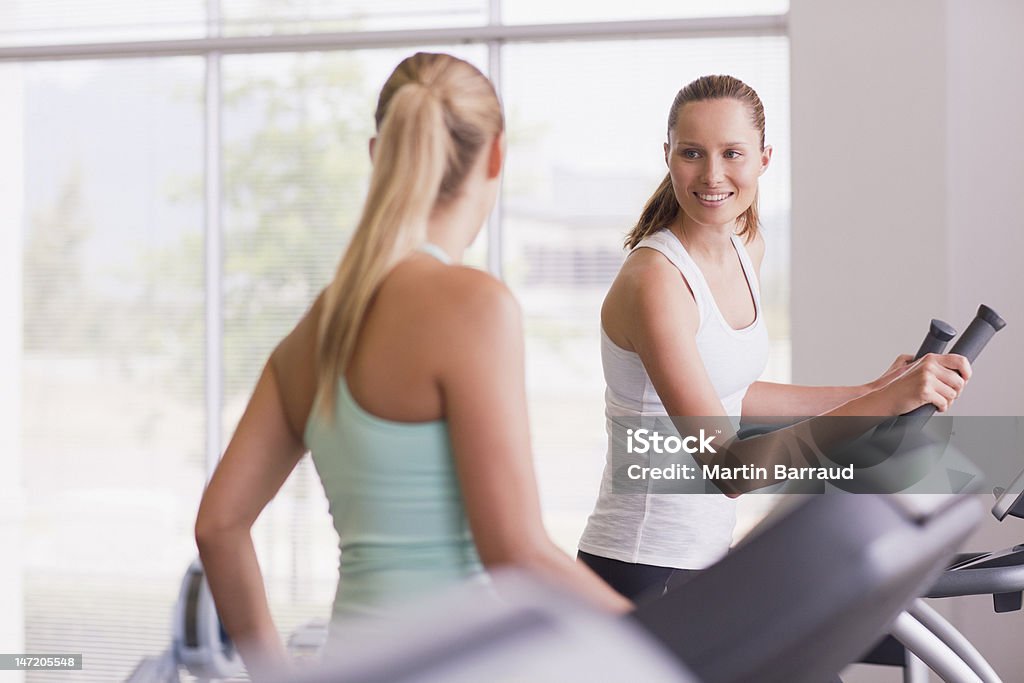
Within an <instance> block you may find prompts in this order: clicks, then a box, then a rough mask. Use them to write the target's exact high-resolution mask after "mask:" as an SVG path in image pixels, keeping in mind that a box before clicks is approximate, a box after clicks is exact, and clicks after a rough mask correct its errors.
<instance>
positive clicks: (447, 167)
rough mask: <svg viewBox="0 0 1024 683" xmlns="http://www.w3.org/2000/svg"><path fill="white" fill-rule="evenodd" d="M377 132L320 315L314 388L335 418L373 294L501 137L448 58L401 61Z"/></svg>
mask: <svg viewBox="0 0 1024 683" xmlns="http://www.w3.org/2000/svg"><path fill="white" fill-rule="evenodd" d="M467 70H468V71H467ZM467 78H468V79H469V80H470V82H471V83H475V84H476V88H475V89H474V88H468V90H469V92H468V94H467V93H461V94H462V95H463V99H468V100H469V102H468V103H463V105H464V106H463V107H462V109H464V110H466V111H454V112H453V111H452V110H453V109H457V108H458V104H459V102H458V95H459V94H460V93H458V92H456V93H452V92H451V90H453V89H457V88H458V86H459V85H460V79H462V80H465V79H467ZM479 81H482V84H483V85H481V84H480V83H479ZM462 85H463V87H464V86H465V84H464V83H462ZM481 91H482V92H483V94H484V98H483V99H484V100H485V102H484V103H483V104H484V105H490V106H479V104H478V106H475V107H474V106H472V105H473V104H474V102H473V100H474V99H476V98H478V97H479V96H480V94H481ZM487 93H489V94H490V100H491V101H490V102H486V100H487V97H486V94H487ZM491 110H492V111H491ZM480 111H483V112H485V113H486V112H488V111H491V115H490V116H484V117H482V118H483V121H484V123H485V124H486V123H487V122H488V120H489V121H490V123H491V124H492V125H485V126H484V129H483V130H480V128H481V125H480V123H481V122H480V121H479V120H478V119H481V117H480V116H479V115H478V114H479V113H480ZM460 114H461V116H460ZM495 114H496V116H495ZM495 121H496V122H497V126H496V127H495V126H494V125H493V123H494V122H495ZM377 125H378V133H377V142H376V145H375V147H374V163H373V171H372V173H371V175H370V187H369V190H368V192H367V197H366V205H365V206H364V207H363V213H362V216H361V217H360V219H359V223H358V225H357V227H356V230H355V233H354V234H353V236H352V241H351V242H350V243H349V246H348V249H347V250H346V251H345V254H344V256H343V257H342V259H341V262H340V263H339V264H338V269H337V272H336V273H335V276H334V279H333V280H332V281H331V283H330V285H328V287H327V290H326V294H325V297H324V308H323V312H322V313H321V317H320V326H319V335H318V343H317V384H318V391H319V392H320V394H321V396H320V399H321V407H322V408H323V410H324V412H325V413H327V414H332V413H333V411H334V403H335V397H336V393H337V392H336V388H337V383H338V380H339V378H340V377H341V376H342V375H343V374H344V372H345V370H346V368H347V367H348V364H349V362H350V361H351V360H352V355H353V352H354V350H355V344H356V340H357V338H358V336H359V330H360V328H361V326H362V322H363V318H364V316H365V315H366V311H367V308H368V307H369V304H370V301H371V299H372V298H373V296H374V294H375V293H376V291H377V288H378V287H379V286H380V284H381V282H383V280H384V278H385V277H386V276H387V274H388V273H389V272H390V271H391V269H392V268H393V267H394V266H395V265H396V264H397V263H398V262H399V261H401V260H402V259H403V258H405V257H406V256H407V255H409V253H411V252H412V251H413V250H415V249H416V248H417V247H418V246H419V245H421V244H422V243H423V242H425V241H426V234H427V221H428V219H429V217H430V213H431V211H432V210H433V208H434V206H435V205H436V204H438V203H439V202H442V201H447V200H448V199H450V198H451V197H452V196H453V195H454V193H455V191H456V190H457V189H458V186H459V185H461V183H462V181H463V180H464V179H465V175H466V173H467V172H468V170H469V167H470V165H471V164H472V161H473V159H475V158H476V155H477V154H478V153H479V152H480V149H481V148H482V146H483V143H484V142H485V141H486V140H487V138H488V137H489V136H491V135H494V134H495V133H497V132H499V131H500V130H501V127H502V125H503V121H502V117H501V113H500V108H499V106H498V102H497V96H496V95H495V93H494V89H493V87H492V86H491V85H490V82H489V81H487V79H486V78H484V76H483V75H482V74H480V72H479V71H477V70H476V69H475V68H474V67H472V66H470V65H469V64H467V63H466V62H463V61H461V60H458V59H456V58H454V57H451V56H449V55H429V54H425V53H418V54H416V55H414V56H413V57H410V58H408V59H406V60H404V61H403V62H402V64H400V65H399V66H398V68H396V69H395V72H394V73H393V74H392V76H391V78H389V79H388V82H387V83H386V84H385V87H384V89H383V90H382V92H381V98H380V102H379V103H378V110H377ZM467 138H471V139H469V140H468V142H467Z"/></svg>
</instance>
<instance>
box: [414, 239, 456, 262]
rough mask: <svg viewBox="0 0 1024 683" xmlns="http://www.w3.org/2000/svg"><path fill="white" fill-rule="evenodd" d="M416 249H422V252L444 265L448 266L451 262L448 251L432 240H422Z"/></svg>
mask: <svg viewBox="0 0 1024 683" xmlns="http://www.w3.org/2000/svg"><path fill="white" fill-rule="evenodd" d="M417 251H422V252H423V253H424V254H428V255H430V256H433V257H434V258H436V259H437V260H438V261H440V262H441V263H443V264H445V265H446V266H450V265H451V264H452V257H451V256H449V255H448V252H446V251H445V250H444V249H442V248H441V247H439V246H437V245H436V244H434V243H433V242H424V243H423V244H421V245H420V246H419V247H417Z"/></svg>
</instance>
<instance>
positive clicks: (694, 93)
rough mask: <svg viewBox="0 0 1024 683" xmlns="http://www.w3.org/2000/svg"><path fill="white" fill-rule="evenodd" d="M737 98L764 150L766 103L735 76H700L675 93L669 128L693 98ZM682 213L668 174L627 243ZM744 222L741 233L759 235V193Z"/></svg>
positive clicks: (630, 244)
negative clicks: (745, 107) (757, 133)
mask: <svg viewBox="0 0 1024 683" xmlns="http://www.w3.org/2000/svg"><path fill="white" fill-rule="evenodd" d="M720 99H734V100H737V101H739V102H741V103H742V104H745V105H747V109H748V110H749V112H750V120H751V123H753V124H754V127H755V128H756V129H757V130H758V131H759V132H760V133H761V149H762V150H764V105H762V104H761V98H760V97H758V96H757V93H756V92H754V89H753V88H751V87H750V86H749V85H747V84H746V83H744V82H743V81H741V80H739V79H738V78H733V77H732V76H701V77H700V78H698V79H697V80H695V81H693V82H692V83H690V84H689V85H687V86H686V87H685V88H683V89H682V90H680V91H679V92H678V93H676V97H675V99H674V100H672V106H671V107H670V108H669V110H668V132H669V133H671V131H672V129H673V128H674V127H675V125H676V122H677V121H678V120H679V110H680V109H682V108H683V105H685V104H689V103H690V102H703V101H705V100H720ZM678 216H679V200H678V199H676V195H675V192H674V191H673V190H672V177H671V175H669V174H667V173H666V174H665V179H664V180H662V181H661V184H660V185H658V189H657V190H655V191H654V194H652V195H651V197H650V199H648V200H647V203H646V204H645V205H644V210H643V211H642V212H641V213H640V220H638V221H637V223H636V225H635V226H633V229H632V230H630V231H629V234H628V235H627V236H626V241H625V246H626V248H627V249H632V248H633V247H635V246H636V245H637V244H639V242H640V240H642V239H643V238H645V237H647V236H648V235H650V234H651V233H653V232H656V231H658V230H660V229H661V228H664V227H665V226H667V225H669V224H670V223H672V221H674V220H675V219H676V218H677V217H678ZM740 219H741V220H742V223H743V226H742V228H741V229H740V231H739V233H738V234H739V235H740V236H741V237H744V238H745V241H747V242H749V241H750V240H752V239H754V237H755V236H756V235H757V230H758V227H759V226H760V218H759V217H758V213H757V195H756V194H755V195H754V201H753V203H752V204H751V205H750V206H749V207H748V208H747V210H746V211H745V212H743V215H742V216H740Z"/></svg>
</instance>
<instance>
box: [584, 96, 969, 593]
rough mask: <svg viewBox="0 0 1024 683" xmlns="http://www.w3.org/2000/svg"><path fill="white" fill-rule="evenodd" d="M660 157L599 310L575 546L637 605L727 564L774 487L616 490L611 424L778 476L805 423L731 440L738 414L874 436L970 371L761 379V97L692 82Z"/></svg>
mask: <svg viewBox="0 0 1024 683" xmlns="http://www.w3.org/2000/svg"><path fill="white" fill-rule="evenodd" d="M663 151H664V159H665V164H666V166H667V167H668V173H667V174H666V175H665V178H664V180H663V181H662V182H661V185H660V186H659V187H658V189H657V190H656V191H655V192H654V194H653V195H652V196H651V198H650V199H649V200H648V201H647V204H646V205H645V206H644V209H643V211H642V213H641V215H640V219H639V220H638V221H637V224H636V225H635V226H634V227H633V229H632V230H631V231H630V233H629V235H628V236H627V237H626V242H625V246H626V248H627V249H629V250H630V252H629V255H628V256H627V258H626V261H625V263H624V264H623V266H622V269H621V271H620V272H619V275H618V277H617V278H616V279H615V281H614V283H613V284H612V287H611V289H610V291H609V292H608V295H607V297H606V298H605V300H604V305H603V306H602V309H601V332H602V334H601V358H602V364H603V366H604V374H605V380H606V382H607V385H608V389H607V391H606V392H605V400H606V414H607V416H608V420H609V429H608V433H609V448H608V459H607V464H606V466H605V472H604V477H603V479H602V482H601V490H600V493H599V495H598V500H597V503H596V505H595V508H594V512H593V514H591V516H590V519H589V520H588V522H587V526H586V529H585V531H584V533H583V537H582V538H581V539H580V544H579V549H580V553H579V558H580V560H581V561H582V562H583V563H585V564H587V565H588V566H589V567H591V568H592V569H593V570H594V571H595V572H597V573H598V574H599V575H600V576H601V577H602V578H604V579H605V580H606V581H607V582H608V583H609V584H611V585H612V586H613V587H614V588H616V590H618V591H619V592H621V593H622V594H623V595H625V596H627V597H630V598H633V599H638V598H640V597H641V596H649V595H658V594H660V593H661V592H662V591H663V590H665V588H666V586H667V585H668V583H669V581H670V580H671V582H672V583H673V584H675V583H677V582H680V581H684V580H686V577H687V576H688V575H689V573H691V572H694V571H699V570H701V569H704V568H706V567H708V566H709V565H711V564H713V563H714V562H716V561H717V560H718V559H720V558H721V557H722V556H723V555H724V554H725V553H726V552H727V551H728V549H729V546H730V543H731V542H732V534H733V528H734V526H735V519H736V513H735V506H734V503H735V501H734V500H733V498H735V497H736V496H737V495H739V494H740V493H743V492H745V491H749V490H752V489H755V488H758V487H762V486H766V485H768V484H771V483H774V481H773V480H772V477H771V476H770V475H769V477H767V478H766V479H765V480H757V481H754V480H749V481H748V480H738V481H721V482H715V483H716V484H718V486H719V489H721V491H722V492H720V493H707V494H680V493H676V494H650V495H644V494H643V493H641V494H639V495H621V494H617V493H615V492H614V486H613V476H614V474H615V472H616V467H615V459H614V458H613V453H615V452H617V453H619V455H620V457H621V455H622V454H623V453H625V446H623V445H622V444H620V443H618V442H617V441H616V440H615V436H614V434H615V430H614V429H613V427H614V425H615V424H616V422H618V423H620V424H621V423H623V422H624V423H626V424H631V423H630V422H629V421H630V420H633V419H638V418H640V417H641V416H645V417H646V416H659V415H660V416H672V417H673V418H676V420H675V422H676V424H680V423H681V422H682V421H681V420H679V419H678V418H698V421H697V422H696V423H694V422H693V421H692V420H691V421H689V423H690V424H696V425H697V426H699V427H707V428H708V432H709V433H712V434H716V436H715V446H714V448H715V449H716V451H717V452H716V458H717V459H718V461H719V462H725V463H728V467H729V468H741V467H747V466H754V467H760V468H763V469H764V470H765V471H766V472H774V471H775V470H774V468H773V465H774V464H776V463H784V464H790V461H789V456H790V451H789V448H788V443H789V442H791V437H792V435H793V433H794V430H797V429H802V428H803V426H801V425H796V426H794V427H791V428H787V429H781V430H778V431H775V432H773V433H770V434H764V435H761V436H756V437H752V438H747V439H737V438H735V423H736V421H737V420H736V419H735V418H738V417H740V416H742V417H745V418H757V417H769V416H771V417H774V416H781V417H795V418H802V417H811V416H818V415H828V416H847V415H848V416H866V417H870V418H874V421H871V420H867V421H864V420H860V421H857V424H867V423H871V424H875V423H877V422H878V421H881V420H882V419H884V416H890V415H899V414H902V413H905V412H908V411H910V410H913V409H914V408H917V407H918V406H920V405H922V404H924V403H934V404H935V405H936V406H937V407H938V409H939V410H945V409H946V408H947V407H948V406H949V404H950V403H952V401H953V399H955V398H956V397H957V396H958V395H959V393H960V391H961V389H962V388H963V385H964V382H965V381H966V379H964V378H966V377H968V376H969V375H970V368H969V366H968V364H967V361H966V360H965V359H964V358H963V357H962V356H954V355H946V356H928V357H926V358H925V359H922V360H921V361H920V362H918V363H915V364H910V363H909V361H910V360H912V357H911V356H900V357H899V358H897V360H896V362H895V363H893V365H892V366H890V368H889V369H888V370H887V371H886V372H885V373H884V374H883V375H882V376H881V377H879V378H878V379H876V380H874V381H872V382H868V383H866V384H863V385H859V386H853V387H842V386H836V387H806V386H795V385H784V384H773V383H769V382H760V381H758V377H759V376H760V375H761V373H762V371H763V370H764V368H765V365H766V363H767V360H768V334H767V331H766V329H765V323H764V316H763V313H762V308H761V299H760V287H759V285H758V276H759V273H760V268H761V260H762V257H763V256H764V251H765V242H764V238H763V237H762V235H761V231H760V225H759V220H758V212H757V194H758V179H759V178H760V176H761V174H762V173H764V172H765V170H767V168H768V164H769V162H770V161H771V156H772V148H771V147H770V146H768V145H766V144H765V115H764V107H763V106H762V104H761V100H760V98H759V97H758V96H757V93H756V92H754V90H753V89H752V88H750V87H749V86H748V85H746V84H745V83H743V82H742V81H740V80H739V79H736V78H733V77H731V76H704V77H702V78H698V79H697V80H695V81H693V82H692V83H690V84H689V85H687V86H686V87H684V88H683V89H682V90H680V91H679V92H678V93H677V95H676V97H675V100H674V101H673V103H672V106H671V108H670V110H669V116H668V127H667V139H666V142H665V144H664V150H663ZM754 421H756V420H754ZM815 424H816V425H821V424H822V422H820V421H818V422H816V423H815ZM827 424H829V426H830V428H832V427H835V426H836V425H837V424H839V423H837V422H836V421H831V422H829V423H827ZM845 424H847V425H849V424H852V421H845ZM697 426H695V427H694V429H695V430H696V428H697ZM716 429H719V431H717V432H716ZM623 431H624V430H621V431H620V433H622V432H623ZM836 431H837V430H835V429H831V430H830V432H829V433H827V434H826V432H825V431H824V430H819V431H817V432H815V438H816V439H818V444H819V445H824V442H823V440H822V439H825V438H835V439H837V440H840V439H841V438H842V435H839V434H837V433H836ZM694 433H696V431H694ZM616 449H618V450H616ZM736 471H741V472H742V471H743V470H742V469H740V470H736ZM749 471H755V470H749ZM645 490H646V489H645Z"/></svg>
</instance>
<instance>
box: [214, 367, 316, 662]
mask: <svg viewBox="0 0 1024 683" xmlns="http://www.w3.org/2000/svg"><path fill="white" fill-rule="evenodd" d="M305 450H306V449H305V447H304V446H303V444H302V442H301V440H300V439H299V438H298V437H297V436H296V435H295V434H294V433H293V431H292V429H291V428H290V427H289V426H288V422H287V420H286V418H285V412H284V407H283V405H282V403H281V398H280V394H279V392H278V388H277V381H276V378H275V375H274V370H273V366H272V364H270V363H268V364H267V366H266V367H265V368H264V370H263V374H262V375H261V376H260V379H259V381H258V382H257V384H256V389H255V390H254V391H253V395H252V398H251V399H250V400H249V405H248V407H246V409H245V413H244V414H243V415H242V419H241V420H240V421H239V423H238V429H236V430H235V434H234V436H233V437H232V438H231V442H230V443H229V444H228V448H227V451H225V453H224V457H223V458H222V459H221V461H220V464H218V465H217V469H216V471H214V473H213V477H212V478H211V479H210V483H209V485H208V486H207V487H206V491H205V492H204V493H203V499H202V502H201V503H200V506H199V514H198V517H197V519H196V526H195V535H196V543H197V544H198V546H199V555H200V557H201V558H202V561H203V567H204V569H205V570H206V578H207V580H208V581H209V583H210V591H211V592H212V594H213V599H214V603H215V604H216V605H217V612H218V614H219V615H220V618H221V620H222V621H223V623H224V627H225V629H227V632H228V634H229V635H230V636H231V639H232V641H234V642H235V643H236V644H237V646H238V649H239V652H240V654H241V655H242V659H243V660H244V661H245V664H246V667H247V668H248V669H249V672H250V675H251V676H252V677H253V680H258V676H259V672H260V671H261V670H264V669H265V668H266V669H277V668H279V667H282V666H284V665H285V664H286V662H287V655H286V653H285V649H284V645H283V644H282V642H281V638H280V636H279V635H278V633H277V630H276V629H275V627H274V623H273V621H272V620H271V617H270V609H269V607H268V606H267V596H266V592H265V589H264V585H263V576H262V574H261V573H260V567H259V563H258V561H257V559H256V551H255V549H254V547H253V542H252V535H251V533H250V529H251V527H252V525H253V523H254V522H255V521H256V518H257V517H258V516H259V514H260V512H261V511H262V510H263V508H264V507H265V506H266V504H267V503H268V502H269V501H270V500H271V498H273V497H274V495H275V494H276V493H277V491H278V490H279V489H280V488H281V485H282V484H284V481H285V480H286V479H287V478H288V475H289V474H290V473H291V471H292V470H293V469H294V468H295V465H296V464H298V462H299V460H300V459H301V458H302V456H303V454H304V453H305Z"/></svg>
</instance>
